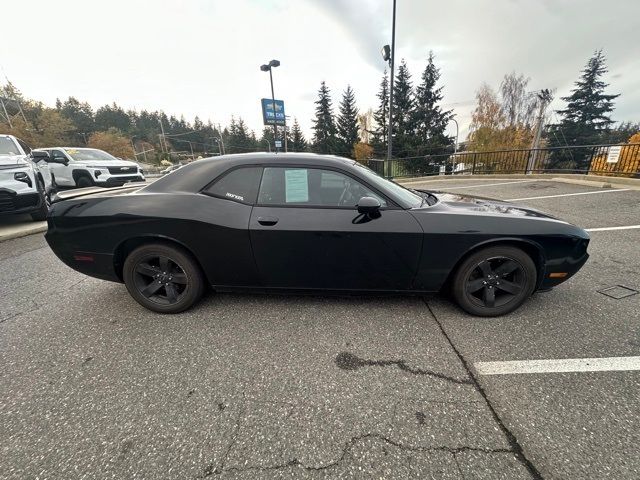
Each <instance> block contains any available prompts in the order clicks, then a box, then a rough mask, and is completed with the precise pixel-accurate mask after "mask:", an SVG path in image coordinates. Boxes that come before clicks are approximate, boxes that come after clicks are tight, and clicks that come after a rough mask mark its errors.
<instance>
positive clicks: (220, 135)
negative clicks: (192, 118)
mask: <svg viewBox="0 0 640 480" xmlns="http://www.w3.org/2000/svg"><path fill="white" fill-rule="evenodd" d="M218 136H219V137H220V143H221V144H222V155H225V154H226V151H225V149H224V140H223V139H222V129H221V128H220V124H219V123H218ZM219 146H220V145H218V147H219Z"/></svg>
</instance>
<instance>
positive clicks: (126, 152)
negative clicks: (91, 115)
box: [87, 128, 135, 158]
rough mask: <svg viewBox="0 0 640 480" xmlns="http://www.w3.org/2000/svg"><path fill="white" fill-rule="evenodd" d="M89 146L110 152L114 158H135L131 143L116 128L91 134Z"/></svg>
mask: <svg viewBox="0 0 640 480" xmlns="http://www.w3.org/2000/svg"><path fill="white" fill-rule="evenodd" d="M87 146H89V147H91V148H98V149H100V150H104V151H105V152H109V153H110V154H111V155H113V156H114V157H119V158H135V155H134V151H133V147H132V146H131V141H130V140H129V138H128V137H126V136H125V135H124V134H123V133H122V132H121V131H120V130H118V129H116V128H110V129H109V130H107V131H105V132H95V133H93V134H91V136H90V137H89V141H88V142H87Z"/></svg>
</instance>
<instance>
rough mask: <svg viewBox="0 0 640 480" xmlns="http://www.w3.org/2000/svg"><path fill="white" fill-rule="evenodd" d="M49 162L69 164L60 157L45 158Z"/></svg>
mask: <svg viewBox="0 0 640 480" xmlns="http://www.w3.org/2000/svg"><path fill="white" fill-rule="evenodd" d="M47 161H48V162H49V163H59V164H61V165H69V160H67V159H66V158H60V157H51V158H49V159H48V160H47Z"/></svg>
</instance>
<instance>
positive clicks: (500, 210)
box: [430, 192, 566, 223]
mask: <svg viewBox="0 0 640 480" xmlns="http://www.w3.org/2000/svg"><path fill="white" fill-rule="evenodd" d="M430 193H431V194H433V195H435V196H436V197H437V198H438V200H439V201H440V203H441V204H442V205H444V206H446V207H447V208H451V209H454V210H457V211H465V212H468V213H485V214H502V215H511V216H520V217H538V218H548V219H552V220H557V221H562V222H563V220H560V219H558V218H556V217H554V216H552V215H549V214H547V213H544V212H541V211H539V210H536V209H533V208H529V207H522V206H519V205H514V204H512V203H507V202H503V201H500V200H494V199H491V198H484V197H471V196H466V195H458V194H455V193H445V192H430ZM565 223H566V222H565Z"/></svg>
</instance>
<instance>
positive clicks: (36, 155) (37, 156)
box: [31, 151, 49, 163]
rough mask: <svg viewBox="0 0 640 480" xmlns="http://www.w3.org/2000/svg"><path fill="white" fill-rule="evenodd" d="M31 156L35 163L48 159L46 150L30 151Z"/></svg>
mask: <svg viewBox="0 0 640 480" xmlns="http://www.w3.org/2000/svg"><path fill="white" fill-rule="evenodd" d="M31 158H32V159H33V161H34V162H36V163H38V162H41V161H42V160H45V161H47V162H48V161H49V153H48V152H42V151H32V152H31Z"/></svg>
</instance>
